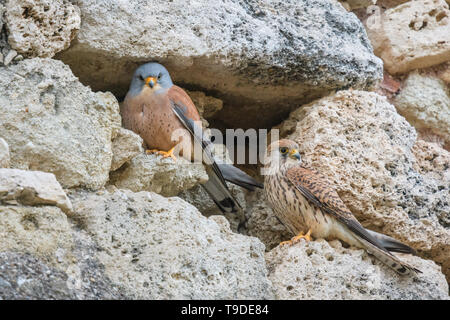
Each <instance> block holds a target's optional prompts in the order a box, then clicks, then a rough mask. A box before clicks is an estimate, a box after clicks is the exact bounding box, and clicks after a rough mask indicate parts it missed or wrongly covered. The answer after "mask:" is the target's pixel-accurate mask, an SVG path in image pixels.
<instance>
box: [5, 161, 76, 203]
mask: <svg viewBox="0 0 450 320" xmlns="http://www.w3.org/2000/svg"><path fill="white" fill-rule="evenodd" d="M2 202H3V203H12V204H16V203H18V204H24V205H55V206H57V207H58V208H60V209H61V210H63V211H65V212H69V211H71V210H72V204H71V203H70V200H69V198H67V195H66V193H65V192H64V190H63V189H62V188H61V185H60V184H59V183H58V181H56V178H55V175H54V174H52V173H47V172H40V171H27V170H19V169H1V168H0V203H2Z"/></svg>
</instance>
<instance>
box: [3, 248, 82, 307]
mask: <svg viewBox="0 0 450 320" xmlns="http://www.w3.org/2000/svg"><path fill="white" fill-rule="evenodd" d="M67 279H68V277H67V274H65V273H64V272H62V271H59V270H56V269H55V268H52V267H49V266H48V265H46V264H45V263H43V262H42V261H40V260H38V259H36V258H34V257H33V256H30V255H28V254H20V253H16V252H0V299H2V300H16V299H18V300H22V299H23V300H61V299H69V300H73V299H76V294H75V292H74V291H73V290H71V289H70V288H69V287H68V286H67Z"/></svg>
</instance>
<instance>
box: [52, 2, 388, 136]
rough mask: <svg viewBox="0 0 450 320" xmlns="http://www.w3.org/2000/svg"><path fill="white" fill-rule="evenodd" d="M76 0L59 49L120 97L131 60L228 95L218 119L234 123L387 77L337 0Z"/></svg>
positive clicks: (261, 122) (272, 115)
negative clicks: (75, 27) (77, 13)
mask: <svg viewBox="0 0 450 320" xmlns="http://www.w3.org/2000/svg"><path fill="white" fill-rule="evenodd" d="M73 3H74V4H76V5H78V6H79V8H80V10H81V17H82V21H83V23H82V26H81V29H80V31H79V33H78V35H77V37H76V40H74V41H73V44H72V46H71V47H70V48H69V49H68V50H66V51H64V52H62V53H60V54H58V58H60V59H62V60H63V61H64V62H66V63H67V64H69V65H70V67H71V68H72V70H73V71H74V73H75V74H76V75H77V76H78V77H80V80H81V81H82V82H83V83H84V84H89V85H90V86H91V87H92V88H93V89H94V90H111V91H112V92H113V93H114V94H116V96H118V97H123V96H124V95H125V93H126V92H127V90H128V88H129V83H130V79H131V76H132V73H133V71H134V70H135V68H136V67H137V66H138V65H139V64H141V63H143V62H147V61H151V60H157V61H159V62H161V63H163V64H164V65H165V66H166V67H167V68H168V70H169V71H170V73H171V76H172V78H173V80H174V82H175V83H176V84H179V85H181V86H182V87H185V88H187V89H190V90H195V91H196V90H201V91H205V92H214V96H215V97H216V98H219V99H222V100H223V101H224V106H225V107H224V108H223V109H222V110H221V111H219V112H218V113H217V114H216V116H215V118H217V119H220V120H221V121H224V122H225V123H228V124H232V126H233V127H243V128H248V127H269V126H271V125H274V124H276V123H278V122H280V121H281V120H282V118H283V117H284V116H286V115H287V114H288V112H289V111H290V110H293V109H294V108H296V107H297V106H298V105H300V104H302V103H304V102H309V101H311V100H312V99H314V98H317V97H319V96H322V95H324V94H326V93H328V92H330V91H332V90H335V89H337V88H342V87H355V88H366V87H370V86H372V85H373V84H374V83H376V82H377V81H378V80H380V79H381V78H382V64H381V61H380V60H379V59H378V58H377V57H375V56H374V55H373V53H372V48H371V45H370V43H369V41H368V39H367V35H366V33H365V30H364V27H363V26H362V24H361V22H360V21H359V20H358V19H357V18H356V17H355V15H353V14H352V13H348V12H347V11H346V10H345V9H344V8H343V7H342V6H341V5H340V4H339V3H337V2H336V1H332V0H302V1H298V0H288V1H286V0H270V1H266V0H264V1H263V0H252V1H245V2H242V1H238V0H227V1H226V2H225V3H224V2H222V1H207V2H206V1H195V2H186V1H180V0H175V1H171V2H161V1H156V0H152V1H142V0H133V1H120V2H117V1H103V0H95V1H92V0H76V1H73ZM152 30H158V32H152ZM243 115H246V116H243ZM255 115H258V116H255Z"/></svg>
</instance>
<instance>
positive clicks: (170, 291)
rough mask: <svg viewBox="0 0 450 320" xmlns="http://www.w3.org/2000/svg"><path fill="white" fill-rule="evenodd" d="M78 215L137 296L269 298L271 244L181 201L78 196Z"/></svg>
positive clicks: (109, 269) (112, 273)
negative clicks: (266, 253) (268, 254)
mask: <svg viewBox="0 0 450 320" xmlns="http://www.w3.org/2000/svg"><path fill="white" fill-rule="evenodd" d="M73 203H74V207H75V210H76V211H77V213H78V218H77V219H78V220H79V221H80V224H81V225H82V226H83V228H84V229H85V230H87V232H88V233H89V235H90V236H91V237H92V238H93V239H94V240H95V241H96V242H97V243H98V245H99V246H100V247H101V248H102V250H101V251H100V252H99V254H98V256H99V259H100V261H101V262H102V263H103V264H104V266H105V272H106V274H107V275H108V276H109V277H110V278H111V279H112V280H113V281H114V282H116V283H120V284H121V285H123V286H124V288H125V292H126V293H127V294H128V295H130V296H133V297H135V298H141V299H142V298H146V299H270V298H272V297H273V295H272V287H271V283H270V282H269V281H268V279H267V271H266V267H265V261H264V245H263V244H262V243H261V242H260V241H259V240H258V239H256V238H252V237H246V236H243V235H239V234H235V233H232V232H231V230H230V229H229V225H228V222H227V221H226V220H225V218H223V217H220V216H219V217H217V216H215V217H211V218H206V217H204V216H202V215H201V214H200V212H198V210H197V209H195V207H193V206H191V205H190V204H188V203H187V202H185V201H183V200H181V199H179V198H164V197H162V196H160V195H158V194H155V193H149V192H139V193H133V192H130V191H128V190H116V191H114V192H112V193H105V194H103V195H94V194H84V195H83V194H82V195H74V198H73Z"/></svg>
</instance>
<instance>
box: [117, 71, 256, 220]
mask: <svg viewBox="0 0 450 320" xmlns="http://www.w3.org/2000/svg"><path fill="white" fill-rule="evenodd" d="M121 115H122V122H123V126H124V127H125V128H126V129H130V130H132V131H134V132H136V133H137V134H139V135H140V136H141V137H142V139H143V140H144V142H145V144H146V146H147V147H148V148H149V149H150V150H147V153H152V152H156V153H159V154H162V155H163V156H164V157H172V158H173V159H174V160H176V157H175V155H174V152H175V150H176V151H177V152H179V153H180V154H181V155H182V156H183V157H184V158H186V159H188V160H191V159H194V150H195V148H194V143H196V144H197V146H201V150H202V152H200V153H202V157H201V159H200V160H201V161H203V164H204V165H205V169H206V172H207V173H208V176H209V180H208V181H207V182H206V183H205V184H203V185H202V186H203V187H204V188H205V189H206V191H207V192H208V194H209V195H210V196H211V198H212V199H213V200H214V202H215V203H216V204H217V206H218V207H219V208H220V209H221V211H222V212H236V211H240V209H241V206H240V205H239V203H238V202H237V200H236V199H235V198H234V197H233V195H232V194H231V193H230V191H229V189H228V187H227V185H226V183H225V181H229V182H231V183H234V184H236V185H239V186H241V187H244V188H246V189H248V190H254V189H255V187H258V188H262V187H263V185H262V184H261V183H259V182H257V181H256V180H255V179H253V178H252V177H250V176H249V175H247V174H246V173H245V172H243V171H241V170H240V169H238V168H236V167H234V166H232V165H229V164H225V163H216V161H215V159H214V156H213V154H212V153H211V152H210V144H211V142H210V141H209V140H208V139H207V138H206V137H205V136H204V135H203V133H202V130H201V127H199V125H200V126H201V122H200V115H199V114H198V111H197V108H196V107H195V105H194V103H193V102H192V100H191V98H190V97H189V96H188V95H187V93H186V92H185V91H184V90H183V89H181V88H180V87H178V86H176V85H174V84H173V83H172V79H171V78H170V75H169V72H168V71H167V70H166V68H164V67H163V66H162V65H160V64H159V63H155V62H149V63H146V64H144V65H141V66H140V67H139V68H137V69H136V71H135V72H134V74H133V78H132V80H131V84H130V89H129V90H128V93H127V95H126V97H125V100H124V102H123V104H122V107H121ZM192 138H193V139H192ZM186 146H187V147H186ZM177 149H179V150H177ZM195 160H199V159H195Z"/></svg>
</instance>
